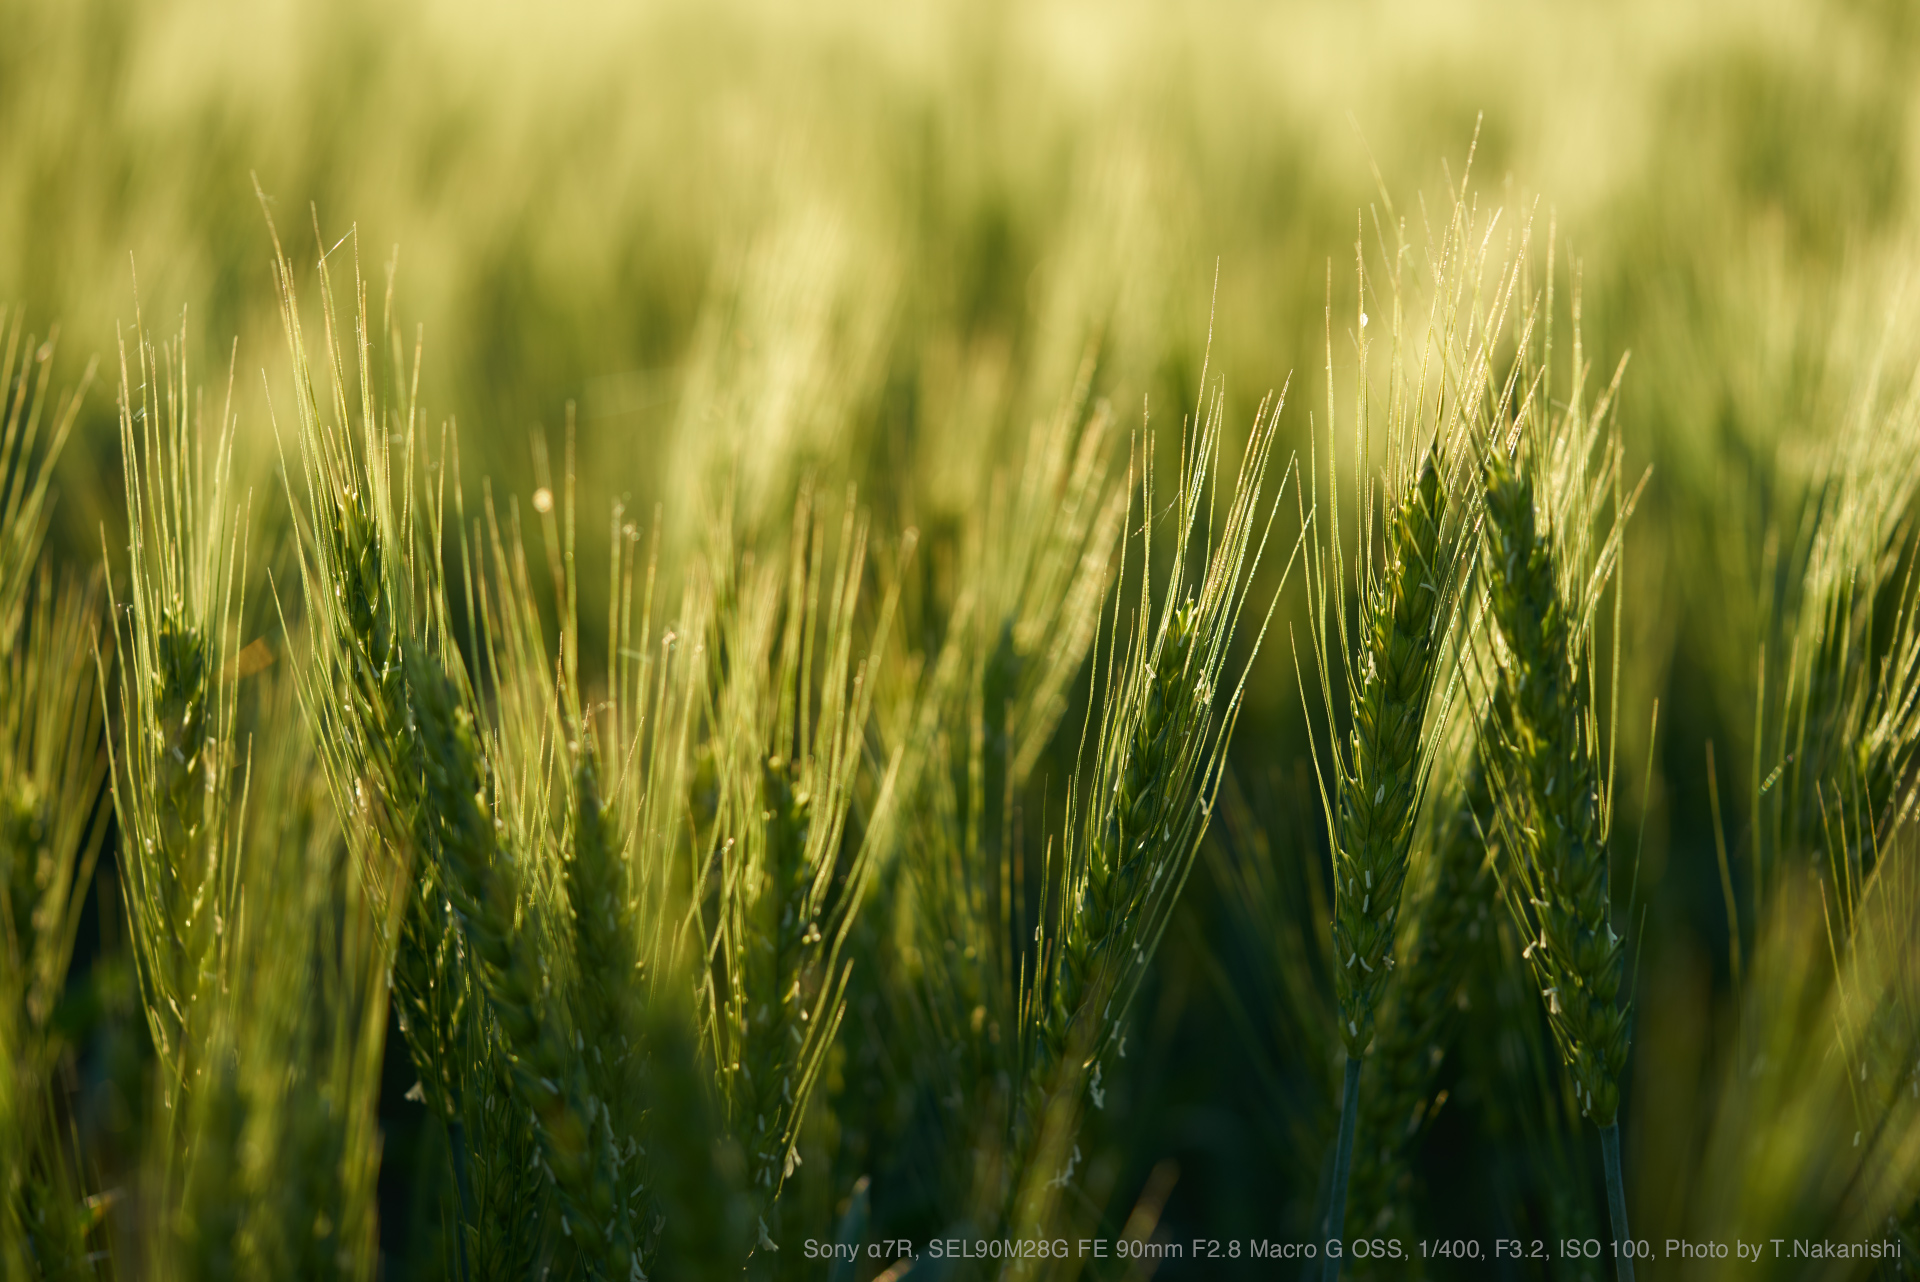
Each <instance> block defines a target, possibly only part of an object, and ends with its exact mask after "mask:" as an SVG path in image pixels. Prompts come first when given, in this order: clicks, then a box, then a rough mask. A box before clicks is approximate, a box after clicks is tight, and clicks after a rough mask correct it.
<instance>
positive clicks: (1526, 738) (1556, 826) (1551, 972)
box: [1482, 347, 1633, 1279]
mask: <svg viewBox="0 0 1920 1282" xmlns="http://www.w3.org/2000/svg"><path fill="white" fill-rule="evenodd" d="M1575 363H1576V364H1575V370H1576V377H1575V380H1574V381H1575V387H1576V392H1577V389H1578V387H1579V385H1580V383H1581V382H1582V381H1583V376H1584V370H1583V369H1581V368H1580V366H1579V354H1578V349H1577V347H1576V351H1575ZM1617 381H1618V376H1617V375H1616V386H1617ZM1543 394H1544V393H1536V394H1535V395H1543ZM1611 404H1612V393H1611V390H1610V391H1609V393H1608V395H1606V396H1603V397H1602V398H1601V400H1600V402H1599V403H1598V404H1597V405H1596V406H1595V407H1594V408H1593V411H1592V413H1591V414H1590V415H1589V414H1587V413H1586V412H1585V410H1584V407H1583V406H1582V404H1581V403H1580V401H1579V399H1578V397H1577V396H1576V399H1575V401H1574V403H1573V404H1572V405H1571V406H1570V407H1569V409H1568V410H1567V412H1566V415H1565V417H1564V418H1563V419H1562V425H1561V429H1560V430H1559V431H1558V432H1557V433H1556V434H1554V435H1551V436H1550V435H1548V433H1547V422H1546V416H1545V413H1544V412H1543V410H1542V409H1541V408H1540V406H1539V401H1538V400H1536V399H1534V398H1533V396H1530V397H1529V399H1528V401H1527V402H1526V403H1525V404H1524V405H1523V407H1522V412H1521V415H1520V424H1519V426H1517V427H1516V429H1515V435H1516V436H1519V437H1521V441H1520V448H1519V451H1518V453H1517V456H1514V457H1509V455H1508V453H1507V451H1506V449H1505V448H1495V449H1493V450H1490V451H1489V452H1488V456H1487V458H1486V461H1485V465H1484V473H1485V480H1484V484H1485V494H1484V505H1485V512H1486V523H1485V533H1486V548H1485V562H1484V563H1485V565H1486V569H1487V584H1488V587H1487V592H1488V613H1489V615H1490V617H1491V619H1492V621H1493V623H1494V625H1495V627H1496V629H1497V633H1498V640H1499V646H1498V652H1497V659H1496V663H1497V666H1498V685H1497V687H1496V689H1495V690H1494V692H1493V704H1492V706H1493V721H1494V727H1495V733H1494V734H1492V735H1491V736H1489V737H1488V738H1487V739H1486V740H1485V741H1483V744H1482V751H1483V753H1486V754H1488V757H1487V759H1488V762H1489V766H1490V769H1491V770H1492V772H1493V774H1494V776H1495V778H1496V780H1497V781H1498V787H1499V791H1500V795H1501V822H1502V826H1503V828H1504V831H1505V838H1504V844H1506V845H1507V846H1508V847H1509V848H1510V849H1511V850H1512V852H1513V856H1514V857H1513V859H1512V861H1511V866H1512V867H1513V869H1514V878H1513V880H1512V882H1510V889H1509V896H1508V897H1509V900H1510V903H1511V906H1512V908H1513V911H1514V913H1515V917H1516V920H1517V921H1519V922H1520V923H1521V926H1522V930H1523V933H1524V935H1525V937H1526V938H1527V940H1528V943H1527V945H1526V949H1525V955H1526V958H1527V960H1528V962H1529V964H1530V966H1531V970H1532V973H1533V975H1534V977H1535V980H1536V983H1537V985H1538V987H1539V989H1540V992H1541V997H1542V999H1543V1000H1544V1001H1545V1003H1546V1008H1547V1014H1548V1022H1549V1024H1550V1025H1551V1027H1552V1030H1553V1035H1554V1041H1555V1044H1556V1046H1557V1047H1558V1048H1559V1051H1560V1055H1561V1059H1562V1061H1563V1062H1564V1063H1565V1065H1566V1069H1567V1073H1568V1077H1569V1079H1570V1081H1571V1082H1572V1084H1573V1088H1574V1094H1575V1096H1576V1097H1577V1098H1578V1100H1579V1102H1580V1106H1581V1109H1582V1112H1583V1113H1584V1114H1585V1115H1586V1116H1588V1117H1590V1118H1592V1119H1593V1121H1594V1123H1595V1125H1597V1126H1598V1127H1599V1128H1600V1134H1601V1142H1602V1150H1603V1156H1604V1158H1605V1164H1606V1173H1607V1177H1608V1180H1607V1183H1608V1199H1609V1205H1610V1211H1611V1217H1612V1221H1613V1233H1614V1240H1615V1242H1616V1243H1619V1242H1621V1241H1624V1240H1625V1239H1626V1237H1627V1223H1626V1203H1625V1195H1624V1186H1623V1182H1622V1179H1621V1172H1620V1149H1619V1126H1618V1114H1619V1107H1620V1080H1621V1075H1622V1073H1623V1072H1624V1071H1625V1067H1626V1057H1627V1041H1628V1031H1627V1030H1628V1023H1629V1009H1628V1006H1627V1005H1626V1004H1623V1003H1622V1002H1621V1000H1620V986H1621V981H1622V977H1623V975H1624V971H1625V954H1624V948H1623V941H1622V940H1621V938H1620V936H1619V935H1618V934H1617V933H1615V931H1614V929H1613V924H1612V911H1613V902H1612V896H1611V892H1610V879H1609V875H1608V843H1607V813H1608V809H1607V807H1608V799H1609V795H1610V794H1609V792H1608V790H1607V787H1606V779H1605V776H1604V774H1603V773H1602V770H1603V767H1602V758H1601V755H1600V752H1601V740H1600V738H1599V730H1598V726H1597V718H1596V717H1595V714H1594V708H1593V696H1592V693H1591V691H1592V684H1591V676H1590V673H1589V671H1588V667H1587V665H1588V664H1589V663H1590V655H1591V648H1590V645H1591V643H1590V635H1591V632H1590V628H1591V620H1592V614H1593V610H1594V608H1595V602H1596V601H1597V598H1598V596H1599V593H1600V592H1601V591H1602V590H1603V589H1604V587H1605V585H1606V583H1607V581H1608V578H1609V576H1610V574H1611V571H1612V567H1613V565H1614V564H1615V558H1616V556H1617V548H1618V539H1619V531H1620V529H1621V525H1622V523H1623V521H1624V519H1625V517H1626V515H1627V514H1628V513H1629V512H1630V511H1631V507H1632V498H1631V496H1624V497H1623V501H1622V502H1621V503H1620V504H1619V505H1617V506H1616V507H1615V510H1614V512H1613V514H1612V523H1611V526H1610V527H1609V528H1608V530H1607V531H1606V533H1605V536H1604V538H1603V539H1602V541H1601V543H1600V544H1599V546H1598V550H1597V551H1595V550H1592V549H1593V548H1594V545H1593V544H1592V543H1591V542H1590V537H1591V536H1590V534H1589V530H1590V529H1591V528H1592V526H1593V524H1594V523H1595V521H1596V519H1597V518H1598V517H1599V516H1600V515H1601V514H1602V513H1603V512H1604V511H1605V507H1604V504H1605V502H1606V500H1607V497H1608V496H1609V495H1611V494H1614V493H1617V490H1616V489H1615V480H1616V478H1617V475H1618V447H1617V445H1612V444H1611V443H1610V442H1607V443H1603V442H1604V438H1603V436H1602V433H1603V431H1604V425H1605V424H1606V423H1607V422H1609V421H1610V420H1609V417H1608V415H1609V410H1610V407H1611ZM1596 450H1598V452H1599V454H1600V465H1599V467H1598V468H1597V469H1594V470H1592V471H1590V470H1589V469H1590V468H1592V460H1593V459H1594V457H1595V454H1596ZM1550 466H1552V467H1554V469H1555V470H1554V471H1551V472H1549V471H1547V470H1546V469H1548V468H1549V467H1550ZM1549 487H1550V488H1549ZM1543 489H1544V490H1545V492H1544V493H1542V492H1541V491H1542V490H1543ZM1616 1253H1617V1256H1616V1258H1617V1264H1616V1269H1617V1271H1618V1273H1619V1275H1620V1277H1621V1278H1622V1279H1630V1278H1631V1277H1632V1276H1633V1263H1632V1259H1631V1258H1630V1256H1629V1255H1627V1254H1626V1253H1625V1252H1622V1251H1619V1249H1618V1247H1616Z"/></svg>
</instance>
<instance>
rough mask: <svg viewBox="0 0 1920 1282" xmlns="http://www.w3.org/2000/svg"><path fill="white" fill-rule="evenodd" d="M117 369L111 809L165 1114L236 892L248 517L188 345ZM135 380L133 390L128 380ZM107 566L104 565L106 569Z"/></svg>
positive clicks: (144, 354) (226, 413)
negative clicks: (121, 548)
mask: <svg viewBox="0 0 1920 1282" xmlns="http://www.w3.org/2000/svg"><path fill="white" fill-rule="evenodd" d="M136 354H137V360H136V363H135V365H134V367H133V368H132V369H131V370H130V369H129V367H128V363H127V354H126V350H125V347H124V345H123V346H122V349H121V361H120V386H121V396H120V447H121V453H122V465H123V471H124V476H125V482H126V496H127V509H128V526H129V531H128V532H129V536H130V547H129V549H128V552H129V561H130V568H131V571H132V573H131V578H130V594H129V597H128V600H127V601H126V602H125V605H124V610H123V608H122V603H121V602H119V601H118V600H113V601H111V606H112V609H113V612H114V617H115V619H116V620H117V621H119V620H124V622H123V623H121V624H120V627H119V632H120V637H119V646H118V647H117V649H118V659H119V665H118V668H119V671H118V681H117V685H118V688H119V709H118V711H119V720H120V727H119V735H118V736H117V743H116V747H117V748H118V751H117V753H116V754H115V762H114V783H113V796H114V807H115V810H116V813H117V814H118V817H119V823H120V832H121V834H122V850H123V851H124V856H123V860H122V865H123V867H122V872H123V876H124V877H125V881H124V883H123V886H124V892H125V896H126V900H127V908H128V917H129V919H130V921H131V924H132V927H133V935H134V944H135V948H134V956H135V960H136V963H137V965H138V968H139V973H140V982H141V989H142V994H143V996H144V999H145V1006H146V1011H147V1021H148V1025H149V1028H150V1029H151V1031H152V1034H153V1039H154V1045H155V1048H156V1049H157V1050H158V1052H159V1054H160V1058H161V1063H162V1065H163V1066H164V1068H165V1073H164V1074H163V1078H162V1089H163V1092H164V1094H165V1098H166V1099H167V1101H169V1104H168V1116H169V1117H172V1116H174V1115H175V1112H174V1110H173V1109H172V1107H171V1103H172V1101H173V1100H174V1099H175V1098H176V1094H177V1092H178V1091H179V1090H180V1089H181V1087H182V1086H183V1085H184V1084H185V1083H186V1081H187V1079H188V1077H189V1076H190V1075H191V1072H192V1066H191V1065H190V1064H189V1063H188V1062H187V1058H186V1056H187V1047H188V1044H189V1042H190V1041H191V1039H192V1036H193V1034H192V1032H191V1025H192V1021H193V1006H194V1003H195V1001H196V1000H197V999H198V997H199V995H200V992H201V990H202V988H203V986H204V985H205V984H206V983H207V982H208V981H209V979H210V978H211V977H212V976H213V975H214V974H215V973H216V972H217V964H216V961H215V958H214V954H215V952H216V951H217V950H219V949H220V948H223V947H225V944H224V942H223V939H224V934H225V925H226V924H227V923H228V922H229V921H230V920H231V918H232V915H233V911H234V897H235V894H236V892H237V888H238V881H237V875H238V859H237V854H236V842H237V841H238V837H239V833H238V830H237V827H236V824H235V822H234V820H235V816H236V814H237V810H238V804H239V794H240V789H239V788H238V787H237V786H236V781H235V780H234V779H233V778H231V777H230V773H231V772H232V770H233V766H234V760H235V754H234V719H235V697H236V693H237V686H238V680H237V678H238V674H239V668H238V662H237V661H238V654H239V644H238V642H239V638H238V636H237V627H238V620H239V619H240V617H241V616H242V615H243V613H244V606H245V601H244V594H245V587H246V546H247V545H246V518H245V511H244V507H242V508H240V509H238V510H236V508H235V499H234V496H233V494H232V493H231V490H232V469H231V455H232V441H233V422H234V420H233V416H232V413H231V401H232V389H231V379H229V389H228V396H227V402H228V404H227V407H226V408H223V409H222V410H221V411H220V417H219V419H218V420H217V421H215V422H213V423H208V422H207V421H206V414H205V408H204V405H202V404H200V403H199V400H200V398H199V396H198V394H197V393H196V392H195V391H194V389H193V387H192V384H191V382H190V380H189V377H188V368H187V355H186V340H185V336H184V333H183V334H182V336H181V337H180V338H179V339H178V340H177V341H176V344H175V345H174V346H173V347H172V348H171V349H170V350H167V351H164V352H162V351H159V350H156V349H155V348H154V347H153V346H152V345H151V344H150V343H148V342H147V341H146V340H145V338H144V336H142V337H141V338H140V339H139V340H138V341H137V342H136ZM136 375H137V377H136ZM108 560H109V564H111V563H112V562H113V560H114V558H112V557H111V556H109V558H108Z"/></svg>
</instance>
